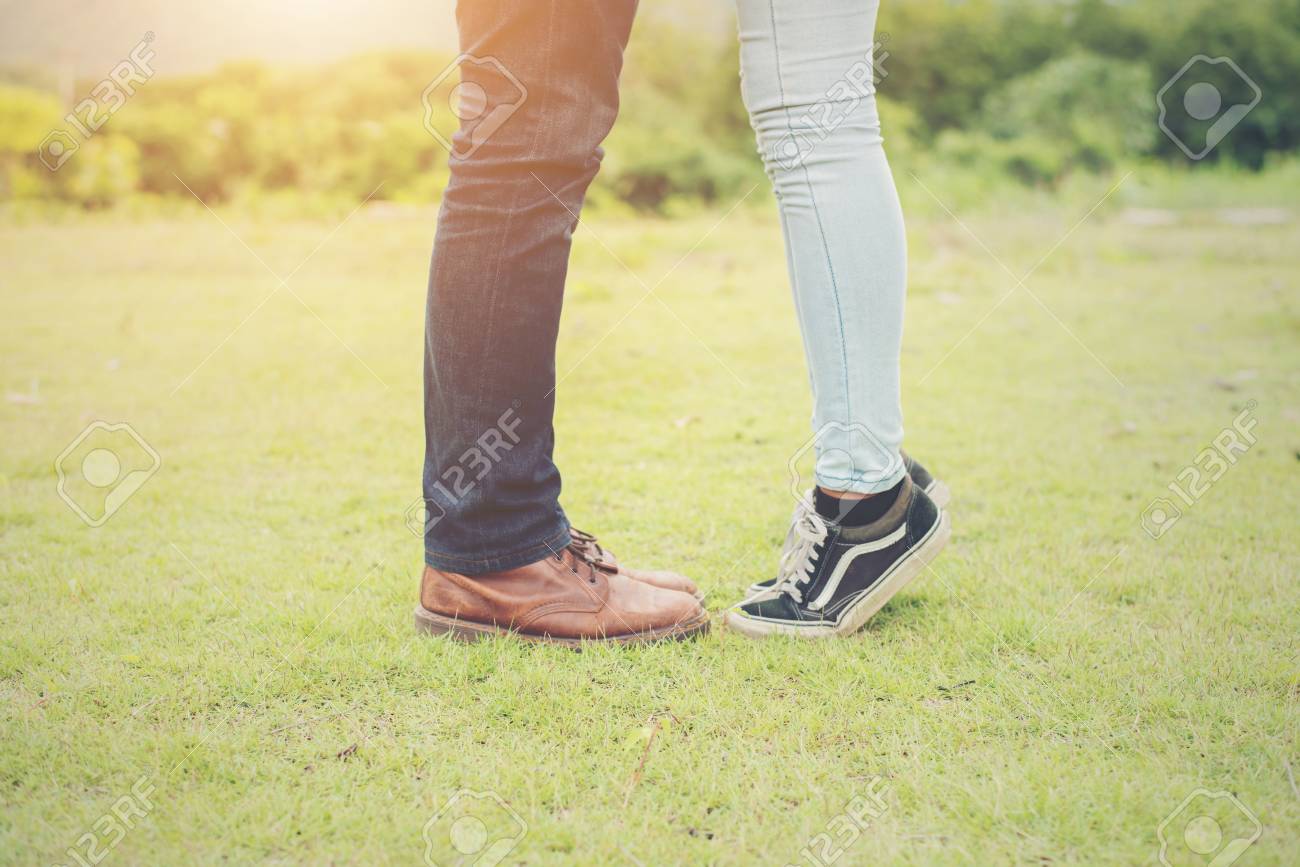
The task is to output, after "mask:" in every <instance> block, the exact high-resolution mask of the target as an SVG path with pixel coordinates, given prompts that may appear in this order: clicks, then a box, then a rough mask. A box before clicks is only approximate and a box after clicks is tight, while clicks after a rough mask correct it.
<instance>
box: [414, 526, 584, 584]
mask: <svg viewBox="0 0 1300 867" xmlns="http://www.w3.org/2000/svg"><path fill="white" fill-rule="evenodd" d="M572 540H573V537H572V535H571V534H570V532H569V522H568V521H566V520H564V519H563V518H561V525H560V529H558V530H557V531H556V532H555V533H554V534H553V535H551V536H548V537H546V538H545V539H543V540H541V541H540V542H536V543H533V544H530V545H526V546H524V547H522V548H517V549H515V550H514V551H510V552H507V553H504V554H494V555H492V556H489V557H472V558H471V557H458V556H456V555H454V554H446V553H443V552H442V551H432V550H430V549H429V548H428V547H425V549H424V562H425V564H426V565H428V566H431V567H433V568H434V569H438V570H440V571H442V572H455V573H457V574H459V575H471V576H472V575H485V574H487V573H489V572H504V571H505V570H507V569H518V568H519V567H520V566H527V565H528V564H529V563H536V562H537V561H539V560H545V559H546V558H547V557H553V556H555V555H556V554H558V553H559V552H561V551H563V550H564V549H565V548H567V547H569V544H570V542H572Z"/></svg>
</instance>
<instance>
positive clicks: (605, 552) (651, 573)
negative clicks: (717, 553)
mask: <svg viewBox="0 0 1300 867" xmlns="http://www.w3.org/2000/svg"><path fill="white" fill-rule="evenodd" d="M569 534H570V535H571V536H572V537H573V544H574V545H576V546H578V547H579V548H582V549H584V551H585V553H586V555H587V556H588V559H591V560H595V561H598V562H603V563H605V564H606V565H608V566H612V567H613V568H615V569H617V570H618V571H619V572H622V573H623V574H624V575H626V576H627V577H629V578H631V579H632V580H633V581H644V582H645V583H646V584H653V585H655V586H656V587H663V588H665V589H668V590H676V591H678V592H680V593H689V594H691V595H692V596H694V597H695V598H696V599H698V600H700V601H701V602H703V601H704V594H703V593H701V592H700V588H698V587H696V586H695V582H694V581H692V580H691V579H689V578H687V577H686V576H685V575H679V574H677V573H676V572H668V571H666V570H659V569H632V568H630V567H628V566H623V565H621V564H620V563H619V562H618V558H617V557H615V556H614V552H613V551H610V550H609V549H608V548H606V547H604V546H603V545H601V544H600V543H599V542H597V541H596V537H595V536H593V535H591V534H590V533H586V532H584V531H582V530H579V529H578V528H577V527H570V528H569Z"/></svg>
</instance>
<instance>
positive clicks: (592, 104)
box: [424, 0, 636, 575]
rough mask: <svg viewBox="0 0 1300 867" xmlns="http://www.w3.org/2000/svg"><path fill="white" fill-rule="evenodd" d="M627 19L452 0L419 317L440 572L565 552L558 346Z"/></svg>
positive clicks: (626, 5) (607, 6) (435, 560)
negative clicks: (442, 184) (447, 138)
mask: <svg viewBox="0 0 1300 867" xmlns="http://www.w3.org/2000/svg"><path fill="white" fill-rule="evenodd" d="M635 14H636V0H460V2H459V3H458V4H457V8H456V19H457V25H458V27H459V29H460V44H461V52H462V54H463V55H466V56H467V57H466V59H465V60H464V61H463V62H462V63H461V85H460V87H461V94H462V103H461V105H462V110H461V112H460V113H461V115H462V121H461V125H460V129H459V131H458V132H457V133H456V135H455V137H454V138H453V140H452V144H453V154H452V157H451V160H450V163H451V180H450V182H449V184H448V185H447V190H446V193H445V194H444V197H443V201H442V209H441V211H440V213H439V215H438V230H437V238H436V240H435V242H434V250H433V262H432V266H431V268H430V276H429V300H428V310H427V316H426V323H425V352H424V383H425V385H424V395H425V398H424V419H425V462H424V497H425V501H426V504H427V507H428V510H429V511H428V515H429V519H428V521H427V523H426V529H425V543H424V549H425V562H426V563H428V564H429V565H430V566H433V567H434V568H436V569H443V570H447V571H454V572H460V573H463V574H471V575H473V574H481V573H484V572H494V571H498V570H502V569H510V568H513V567H516V566H522V565H525V564H527V563H531V562H534V561H536V560H540V559H542V558H544V557H547V556H549V555H550V554H551V553H552V552H556V551H559V550H561V549H562V548H564V547H565V546H566V545H568V544H569V524H568V521H567V519H566V518H565V516H564V511H563V510H562V509H561V508H560V505H559V495H560V473H559V470H558V469H557V468H556V466H555V464H554V462H553V461H552V451H553V447H554V443H555V431H554V428H553V427H552V415H553V413H554V409H555V393H554V390H555V343H556V336H557V334H558V331H559V322H560V308H561V304H562V301H563V296H564V280H565V274H566V272H567V270H568V261H569V247H570V244H571V242H572V238H573V230H574V228H575V227H576V225H577V221H578V213H579V212H580V210H581V208H582V201H583V197H584V196H585V194H586V190H587V186H588V185H589V184H590V183H591V180H592V178H594V177H595V175H596V171H597V169H598V168H599V167H600V160H601V156H602V151H601V148H600V143H601V141H602V140H604V138H605V136H606V135H607V134H608V132H609V130H610V128H611V127H612V126H613V123H614V118H615V116H616V115H617V113H618V76H619V71H620V69H621V68H622V63H623V49H624V47H625V46H626V45H627V39H628V35H629V33H630V31H631V28H632V19H633V17H634V16H635ZM466 105H468V106H470V110H469V111H466V110H464V107H465V106H466ZM470 114H473V115H475V116H474V117H472V118H467V117H466V116H467V115H470Z"/></svg>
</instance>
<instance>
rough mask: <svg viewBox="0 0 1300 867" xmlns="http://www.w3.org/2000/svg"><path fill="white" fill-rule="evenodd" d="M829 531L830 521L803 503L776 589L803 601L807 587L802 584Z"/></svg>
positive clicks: (797, 515)
mask: <svg viewBox="0 0 1300 867" xmlns="http://www.w3.org/2000/svg"><path fill="white" fill-rule="evenodd" d="M829 532H830V528H829V527H828V526H827V524H826V522H825V521H824V520H823V519H822V517H821V516H820V515H818V514H817V512H816V511H814V510H813V509H812V508H811V507H809V506H807V505H802V506H801V507H800V508H798V509H796V510H795V518H794V524H793V525H791V527H790V538H789V544H788V545H787V547H786V551H785V553H784V554H782V555H781V564H780V566H779V567H778V568H777V574H776V584H774V585H773V586H772V589H773V591H775V592H777V593H785V594H787V595H788V596H790V597H791V598H793V599H794V601H795V602H800V603H802V602H803V588H802V587H800V586H799V585H800V584H803V583H804V582H806V581H808V579H810V578H811V577H812V569H813V561H814V559H815V558H816V555H817V549H818V547H819V546H820V545H821V544H822V543H823V542H825V541H826V535H827V533H829Z"/></svg>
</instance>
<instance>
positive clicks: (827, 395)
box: [737, 0, 907, 494]
mask: <svg viewBox="0 0 1300 867" xmlns="http://www.w3.org/2000/svg"><path fill="white" fill-rule="evenodd" d="M737 5H738V10H739V25H740V67H741V87H742V91H743V93H744V98H745V106H746V108H747V109H748V110H749V116H750V123H751V124H752V125H753V127H754V133H755V135H756V137H757V140H758V149H759V153H760V154H761V155H762V157H763V162H764V165H765V166H766V169H767V174H768V177H769V178H771V181H772V186H773V188H774V190H775V192H776V198H777V202H778V205H779V207H780V212H781V229H782V231H783V233H784V235H785V249H786V260H787V263H788V266H789V275H790V285H791V287H792V288H793V292H794V302H795V310H796V312H797V314H798V317H799V327H800V330H801V332H802V333H803V344H804V353H805V356H806V357H807V362H808V371H809V376H810V379H811V381H812V391H813V439H812V440H810V442H811V443H813V444H814V445H815V448H816V456H817V458H816V481H817V484H819V485H821V486H822V487H824V488H827V489H830V490H834V491H853V492H857V493H863V494H870V493H876V492H879V491H883V490H887V489H888V488H890V487H893V486H894V485H895V484H897V483H898V481H899V480H900V479H901V478H902V477H903V472H904V470H903V464H902V461H901V459H900V453H899V447H900V445H901V443H902V441H903V412H902V407H901V406H900V402H899V351H900V347H901V343H902V336H903V299H904V296H905V295H906V289H907V242H906V238H905V235H904V232H903V215H902V209H901V208H900V207H899V203H898V193H897V190H895V188H894V179H893V176H892V175H891V174H890V170H889V163H888V162H887V161H886V159H885V151H884V148H883V147H882V139H881V136H880V119H879V116H878V114H877V112H876V100H875V86H874V79H873V57H872V46H873V43H874V42H875V27H876V11H877V9H878V8H879V3H878V2H876V0H737Z"/></svg>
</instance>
